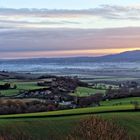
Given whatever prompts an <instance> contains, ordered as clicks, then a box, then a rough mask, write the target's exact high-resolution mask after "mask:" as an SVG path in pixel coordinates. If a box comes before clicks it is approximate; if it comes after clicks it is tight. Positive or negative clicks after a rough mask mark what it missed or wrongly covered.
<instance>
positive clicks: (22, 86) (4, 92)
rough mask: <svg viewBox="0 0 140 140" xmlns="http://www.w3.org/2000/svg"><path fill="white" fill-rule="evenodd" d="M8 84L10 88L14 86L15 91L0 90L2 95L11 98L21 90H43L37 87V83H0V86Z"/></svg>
mask: <svg viewBox="0 0 140 140" xmlns="http://www.w3.org/2000/svg"><path fill="white" fill-rule="evenodd" d="M6 82H8V83H10V84H11V86H13V85H16V86H17V88H16V89H8V90H0V93H1V94H2V95H7V96H12V95H16V94H18V93H19V92H20V91H22V90H33V89H40V88H44V87H41V86H38V85H37V81H15V80H14V81H9V80H8V81H0V84H5V83H6Z"/></svg>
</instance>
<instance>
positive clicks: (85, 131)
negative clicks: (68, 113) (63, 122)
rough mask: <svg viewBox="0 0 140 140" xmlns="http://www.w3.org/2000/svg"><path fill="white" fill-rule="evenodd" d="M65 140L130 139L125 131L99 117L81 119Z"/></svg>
mask: <svg viewBox="0 0 140 140" xmlns="http://www.w3.org/2000/svg"><path fill="white" fill-rule="evenodd" d="M67 140H130V137H128V135H127V133H126V131H125V130H124V129H123V128H120V127H119V126H117V125H116V124H114V123H112V122H109V121H107V120H104V119H102V118H100V117H95V116H93V117H89V118H87V119H85V120H82V121H81V122H80V123H79V125H78V126H77V127H76V128H75V130H74V131H73V132H72V133H71V134H70V135H69V136H68V137H67Z"/></svg>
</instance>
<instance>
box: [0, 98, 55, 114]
mask: <svg viewBox="0 0 140 140" xmlns="http://www.w3.org/2000/svg"><path fill="white" fill-rule="evenodd" d="M53 110H56V106H55V105H54V104H47V103H42V102H40V101H30V102H24V101H18V100H16V101H12V100H7V101H0V114H1V115H2V114H18V113H33V112H43V111H53Z"/></svg>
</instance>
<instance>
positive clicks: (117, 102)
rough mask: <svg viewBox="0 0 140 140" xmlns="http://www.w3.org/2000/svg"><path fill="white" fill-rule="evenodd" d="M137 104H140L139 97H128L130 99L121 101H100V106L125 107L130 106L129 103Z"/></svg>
mask: <svg viewBox="0 0 140 140" xmlns="http://www.w3.org/2000/svg"><path fill="white" fill-rule="evenodd" d="M135 101H136V102H138V103H139V104H140V97H130V98H122V99H113V100H110V101H102V102H101V105H102V106H114V105H117V104H118V105H119V104H121V105H127V104H131V102H135Z"/></svg>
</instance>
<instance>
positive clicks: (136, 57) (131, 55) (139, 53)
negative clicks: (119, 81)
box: [0, 50, 140, 64]
mask: <svg viewBox="0 0 140 140" xmlns="http://www.w3.org/2000/svg"><path fill="white" fill-rule="evenodd" d="M7 62H10V63H17V64H18V63H33V64H34V63H36V64H39V63H78V62H140V50H134V51H126V52H122V53H119V54H112V55H105V56H99V57H67V58H29V59H14V60H10V59H9V60H0V63H7Z"/></svg>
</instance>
